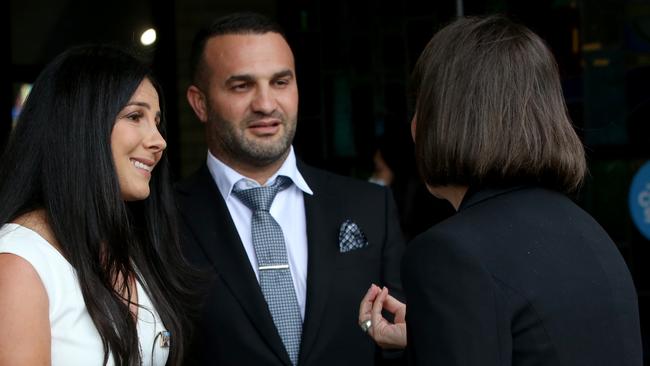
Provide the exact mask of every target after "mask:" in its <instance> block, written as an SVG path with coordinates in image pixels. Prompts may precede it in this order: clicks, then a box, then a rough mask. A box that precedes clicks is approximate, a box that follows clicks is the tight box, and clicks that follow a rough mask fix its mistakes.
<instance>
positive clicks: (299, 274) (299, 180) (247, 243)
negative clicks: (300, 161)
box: [207, 146, 313, 320]
mask: <svg viewBox="0 0 650 366" xmlns="http://www.w3.org/2000/svg"><path fill="white" fill-rule="evenodd" d="M207 163H208V169H209V170H210V175H212V179H213V180H214V181H215V183H216V184H217V188H219V192H221V195H222V196H223V199H224V200H225V201H226V206H228V211H230V216H231V217H232V220H233V221H234V223H235V227H237V232H238V233H239V237H240V238H241V241H242V244H243V245H244V249H245V250H246V254H248V260H249V261H250V263H251V267H252V268H253V271H254V272H255V276H256V277H257V281H258V282H259V280H260V273H259V270H258V269H257V257H256V256H255V249H254V247H253V234H252V231H251V220H252V217H253V213H252V211H251V210H250V209H249V208H248V207H246V205H244V204H243V203H242V202H241V201H240V200H239V199H237V197H235V196H233V195H232V194H231V193H232V191H233V188H234V187H235V186H237V188H238V189H247V188H253V187H259V186H260V184H259V183H257V182H256V181H254V180H252V179H250V178H247V177H245V176H243V175H241V174H239V173H238V172H236V171H235V170H234V169H232V168H230V167H229V166H227V165H226V164H224V163H223V162H221V161H220V160H219V159H217V158H216V157H214V155H212V154H211V153H210V152H209V151H208V162H207ZM278 175H284V176H286V177H289V178H291V181H292V182H293V184H292V185H290V186H289V187H288V188H286V189H284V190H282V191H280V192H278V194H277V195H276V196H275V199H274V200H273V203H272V204H271V209H270V213H271V216H273V218H274V219H275V221H277V222H278V224H279V225H280V227H281V228H282V232H283V233H284V242H285V245H286V247H287V258H288V259H289V269H290V270H291V277H292V278H293V286H294V287H295V289H296V297H297V298H298V305H299V306H300V313H301V315H302V319H303V320H304V319H305V302H306V297H307V224H306V219H305V201H304V199H303V192H304V193H307V194H310V195H313V192H312V190H311V189H310V188H309V186H308V185H307V182H305V180H304V179H303V177H302V175H301V174H300V172H299V171H298V167H297V166H296V155H295V154H294V152H293V146H292V147H291V150H290V151H289V155H288V156H287V158H286V160H285V161H284V163H283V164H282V166H281V167H280V169H278V171H277V172H276V173H275V174H273V176H271V178H269V180H268V181H267V182H266V185H270V184H272V183H273V182H275V179H276V177H277V176H278Z"/></svg>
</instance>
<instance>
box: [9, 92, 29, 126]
mask: <svg viewBox="0 0 650 366" xmlns="http://www.w3.org/2000/svg"><path fill="white" fill-rule="evenodd" d="M30 90H32V84H27V83H22V84H20V85H19V86H18V92H17V93H16V100H15V102H14V106H13V108H12V109H11V119H12V123H11V128H13V127H15V126H16V122H18V116H19V115H20V112H21V111H22V110H23V104H25V100H26V99H27V95H29V92H30Z"/></svg>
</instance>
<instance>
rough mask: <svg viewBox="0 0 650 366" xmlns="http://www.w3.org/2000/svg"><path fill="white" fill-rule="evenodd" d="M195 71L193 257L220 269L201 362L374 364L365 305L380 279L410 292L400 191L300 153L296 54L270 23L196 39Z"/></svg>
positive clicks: (183, 194) (249, 20) (233, 24)
mask: <svg viewBox="0 0 650 366" xmlns="http://www.w3.org/2000/svg"><path fill="white" fill-rule="evenodd" d="M191 65H192V67H193V71H192V73H193V82H192V85H191V86H190V87H189V88H188V90H187V98H188V101H189V103H190V105H191V106H192V108H193V110H194V112H195V114H196V115H197V117H198V118H199V120H200V121H201V122H203V123H204V124H205V128H206V136H207V142H208V148H209V152H208V158H207V163H206V165H205V166H203V167H202V168H201V169H200V170H199V171H198V172H197V173H196V174H195V175H194V176H192V177H190V178H189V179H188V180H186V181H184V182H182V183H181V184H180V185H179V186H178V189H177V193H178V194H177V196H178V203H179V206H180V213H181V229H182V234H183V245H184V250H185V254H186V256H187V257H188V259H189V260H190V261H191V262H192V263H193V264H195V265H197V266H199V267H201V268H205V269H207V271H208V272H209V273H210V274H211V275H212V279H211V281H210V284H209V286H208V288H207V292H206V299H205V303H204V304H203V311H202V312H201V314H200V318H199V321H198V322H197V331H196V335H195V337H194V338H195V339H194V342H193V343H194V345H193V349H192V351H191V353H192V355H193V357H194V359H193V360H192V361H191V363H192V364H199V365H212V364H215V365H235V364H236V365H296V364H299V365H364V364H365V365H371V364H373V363H374V362H375V360H376V357H377V355H379V354H380V352H378V351H377V350H376V349H375V346H374V344H373V342H372V340H370V339H369V338H368V337H366V336H365V334H364V333H363V331H362V329H361V328H360V327H359V325H358V323H357V310H358V303H359V300H360V298H361V297H362V296H363V294H364V293H365V291H366V289H367V288H368V286H370V284H371V283H375V284H381V285H385V286H388V287H390V288H391V290H392V291H393V292H394V291H397V292H398V293H399V290H400V288H401V285H400V281H399V261H400V259H401V255H402V250H403V241H402V238H401V233H400V230H399V224H398V221H397V217H396V211H395V207H394V204H393V199H392V196H391V194H390V192H389V191H388V190H387V189H385V188H383V187H380V186H375V185H372V184H369V183H365V182H361V181H356V180H353V179H350V178H345V177H340V176H336V175H334V174H330V173H327V172H324V171H321V170H318V169H314V168H311V167H309V166H307V165H305V164H303V163H301V162H300V161H298V160H297V159H296V157H295V155H294V151H293V148H292V146H291V143H292V140H293V136H294V133H295V129H296V122H297V110H298V90H297V85H296V75H295V67H294V59H293V54H292V52H291V49H290V48H289V45H288V44H287V42H286V40H285V38H284V36H283V34H282V33H281V31H280V29H279V28H278V27H277V25H275V24H274V23H273V22H271V21H269V20H268V19H267V18H265V17H263V16H260V15H257V14H250V13H246V14H234V15H230V16H227V17H224V18H220V19H218V20H216V21H215V22H214V23H212V24H211V25H210V26H209V27H207V28H205V29H203V30H201V31H200V32H199V33H198V34H197V37H196V38H195V41H194V44H193V51H192V56H191ZM285 181H286V182H288V186H287V184H284V183H282V182H285ZM276 185H277V188H273V187H276ZM249 190H250V191H249ZM269 190H274V191H273V194H271V201H272V204H271V206H270V208H268V206H267V207H266V208H265V209H260V208H256V207H253V204H252V203H251V200H252V199H251V198H250V197H253V196H255V197H257V193H255V194H252V193H251V194H248V193H247V192H258V193H259V194H260V195H261V194H262V193H263V192H268V191H269ZM276 192H277V193H276ZM264 194H266V193H264ZM247 197H248V198H247ZM269 214H270V217H269ZM261 217H264V219H262V218H261ZM271 217H272V218H271ZM264 220H266V221H264ZM276 233H279V234H277V235H276ZM278 236H279V239H278ZM271 237H272V238H273V240H271V239H269V238H271ZM277 241H279V242H280V244H279V246H275V244H270V243H271V242H273V243H276V242H277ZM269 246H273V249H269ZM268 253H273V255H271V254H268ZM277 253H279V257H274V258H275V259H273V260H271V261H270V262H265V260H266V259H267V256H274V255H276V254H277ZM278 258H279V259H278ZM283 271H284V272H283ZM283 273H284V274H283ZM271 275H272V276H276V277H274V280H273V281H270V280H269V276H271ZM269 281H270V282H269Z"/></svg>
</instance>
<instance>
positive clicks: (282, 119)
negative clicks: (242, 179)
mask: <svg viewBox="0 0 650 366" xmlns="http://www.w3.org/2000/svg"><path fill="white" fill-rule="evenodd" d="M203 57H204V61H205V64H206V66H207V67H206V69H207V72H206V73H205V74H204V75H205V77H206V78H207V79H206V80H205V81H204V82H203V83H202V85H201V86H200V88H201V90H202V92H203V93H204V95H205V103H206V110H205V112H206V113H205V118H204V121H203V122H206V123H207V133H208V145H209V148H210V151H211V152H212V154H213V155H215V156H216V157H218V158H219V159H221V160H222V161H224V162H225V163H227V164H229V165H242V164H243V165H245V166H249V167H250V166H252V167H262V166H267V165H270V164H273V163H277V162H278V161H284V158H285V157H286V155H287V154H288V152H289V148H290V146H291V142H292V140H293V136H294V134H295V131H296V120H297V114H298V87H297V85H296V75H295V67H294V60H293V54H292V52H291V49H290V48H289V45H288V44H287V43H286V41H285V40H284V38H283V37H282V36H281V35H280V34H277V33H265V34H243V35H222V36H216V37H212V38H210V39H209V40H208V41H207V42H206V45H205V51H204V54H203Z"/></svg>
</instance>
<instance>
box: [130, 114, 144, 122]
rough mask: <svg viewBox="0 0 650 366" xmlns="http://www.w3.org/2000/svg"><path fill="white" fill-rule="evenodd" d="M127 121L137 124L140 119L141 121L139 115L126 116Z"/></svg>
mask: <svg viewBox="0 0 650 366" xmlns="http://www.w3.org/2000/svg"><path fill="white" fill-rule="evenodd" d="M126 118H127V119H129V120H131V121H134V122H138V121H140V119H142V114H141V113H131V114H128V115H127V116H126Z"/></svg>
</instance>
